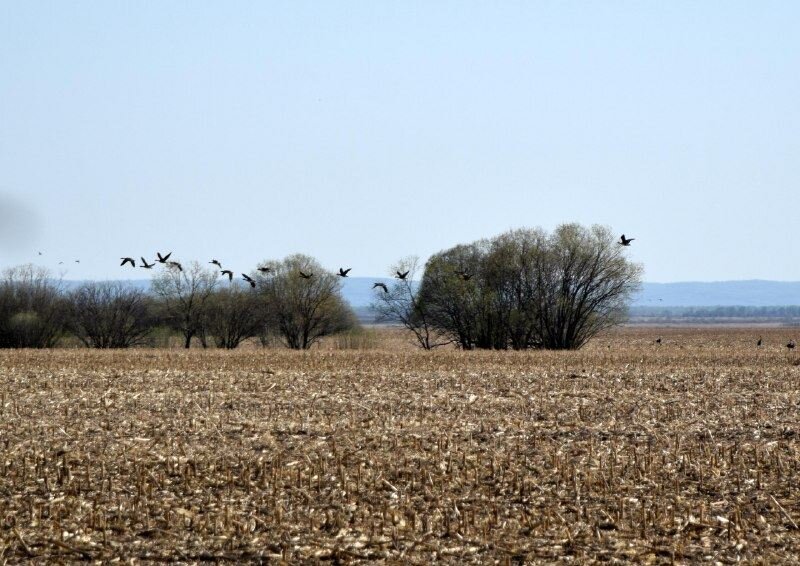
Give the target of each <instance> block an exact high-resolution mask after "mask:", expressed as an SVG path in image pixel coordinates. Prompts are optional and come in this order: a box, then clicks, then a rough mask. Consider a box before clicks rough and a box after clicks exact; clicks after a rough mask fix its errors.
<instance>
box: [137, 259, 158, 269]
mask: <svg viewBox="0 0 800 566" xmlns="http://www.w3.org/2000/svg"><path fill="white" fill-rule="evenodd" d="M139 259H141V260H142V265H140V266H139V267H144V268H145V269H153V266H154V265H155V262H153V263H147V260H146V259H144V258H143V257H140V258H139Z"/></svg>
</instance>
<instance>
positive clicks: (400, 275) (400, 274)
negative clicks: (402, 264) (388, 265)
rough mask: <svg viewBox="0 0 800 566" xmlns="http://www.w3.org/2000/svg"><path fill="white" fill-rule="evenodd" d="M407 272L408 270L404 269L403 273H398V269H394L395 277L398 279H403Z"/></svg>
mask: <svg viewBox="0 0 800 566" xmlns="http://www.w3.org/2000/svg"><path fill="white" fill-rule="evenodd" d="M408 273H409V272H408V271H404V272H403V273H400V272H399V271H395V274H396V275H397V278H398V279H402V280H404V281H405V278H406V277H408Z"/></svg>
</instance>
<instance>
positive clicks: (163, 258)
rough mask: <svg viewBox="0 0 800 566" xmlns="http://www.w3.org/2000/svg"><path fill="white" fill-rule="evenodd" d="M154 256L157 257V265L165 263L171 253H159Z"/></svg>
mask: <svg viewBox="0 0 800 566" xmlns="http://www.w3.org/2000/svg"><path fill="white" fill-rule="evenodd" d="M156 255H157V256H158V260H157V261H158V263H167V260H168V259H169V256H171V255H172V252H169V253H168V254H167V255H161V252H156Z"/></svg>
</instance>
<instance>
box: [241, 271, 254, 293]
mask: <svg viewBox="0 0 800 566" xmlns="http://www.w3.org/2000/svg"><path fill="white" fill-rule="evenodd" d="M242 279H244V280H245V281H247V282H248V283H250V286H251V287H252V288H253V289H255V288H256V281H255V279H253V278H252V277H250V276H249V275H247V274H246V273H242Z"/></svg>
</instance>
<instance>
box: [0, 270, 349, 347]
mask: <svg viewBox="0 0 800 566" xmlns="http://www.w3.org/2000/svg"><path fill="white" fill-rule="evenodd" d="M267 265H268V266H269V267H270V271H269V275H266V274H264V273H260V272H258V273H254V274H253V275H252V277H253V278H254V279H255V280H256V281H257V285H256V287H254V288H251V287H250V286H249V285H247V286H243V285H240V284H238V283H231V284H228V283H227V282H224V283H223V282H222V281H221V280H220V278H219V276H218V273H217V271H216V270H215V269H210V268H207V267H205V266H203V265H201V264H199V263H197V262H192V263H191V264H188V265H187V266H186V267H185V268H184V269H183V270H164V271H162V272H160V273H159V274H158V275H157V276H156V277H155V278H154V279H153V281H152V283H151V290H150V292H149V293H148V292H145V291H144V290H141V289H137V288H134V287H131V286H130V285H126V284H124V283H121V282H86V283H83V284H81V285H80V286H79V287H77V288H75V289H73V290H69V291H67V290H65V289H64V288H63V286H62V285H61V284H60V282H58V281H56V280H54V279H53V278H52V277H51V276H50V273H49V272H48V271H47V270H46V269H44V268H41V267H36V266H33V265H26V266H20V267H14V268H10V269H7V270H6V271H5V272H4V273H3V276H2V281H0V348H50V347H54V346H56V345H58V344H60V343H63V342H64V340H65V338H68V337H72V338H74V339H75V340H76V341H77V342H79V343H80V344H83V345H85V346H88V347H92V348H129V347H133V346H147V345H153V344H154V340H155V337H156V335H157V334H158V333H159V331H166V332H167V333H170V334H173V333H174V334H177V335H179V336H180V337H181V339H182V344H183V345H184V346H185V347H186V348H189V347H190V346H191V345H192V344H193V343H196V344H199V345H201V346H203V347H208V346H209V345H214V346H216V347H219V348H229V349H232V348H236V347H238V346H239V345H240V344H242V343H243V342H244V341H245V340H248V339H258V340H260V341H261V343H262V344H268V343H273V342H275V341H280V342H282V343H283V344H284V345H285V346H287V347H289V348H295V349H307V348H310V347H311V346H313V345H314V344H315V343H317V342H318V341H319V340H320V339H321V338H323V337H324V336H328V335H330V334H334V333H336V332H340V331H345V330H350V329H352V328H354V327H355V326H356V325H357V321H356V318H355V315H354V314H353V312H352V310H351V309H350V307H349V306H348V305H347V303H346V302H345V301H344V299H343V298H342V295H341V284H340V281H339V278H338V277H337V276H336V275H335V274H332V273H330V272H327V271H325V270H324V269H322V267H321V266H320V265H319V263H318V262H317V261H316V260H314V259H313V258H310V257H308V256H304V255H300V254H298V255H293V256H290V257H288V258H286V259H284V260H282V261H273V262H268V263H267ZM299 270H303V271H304V272H306V273H313V274H314V276H313V277H312V278H311V279H308V280H306V279H300V278H298V277H297V275H296V274H297V272H298V271H299Z"/></svg>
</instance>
